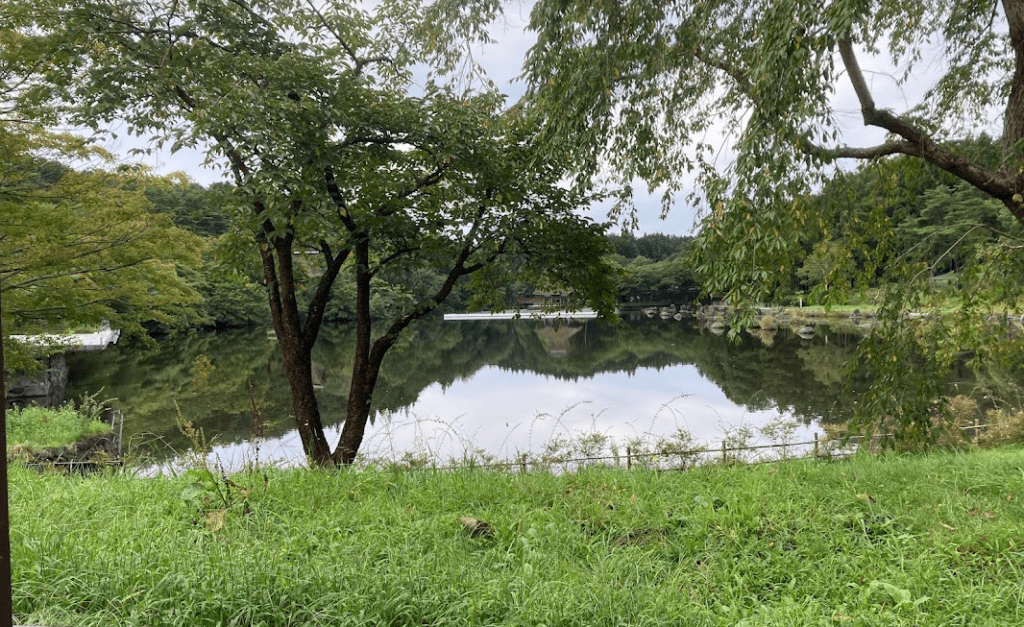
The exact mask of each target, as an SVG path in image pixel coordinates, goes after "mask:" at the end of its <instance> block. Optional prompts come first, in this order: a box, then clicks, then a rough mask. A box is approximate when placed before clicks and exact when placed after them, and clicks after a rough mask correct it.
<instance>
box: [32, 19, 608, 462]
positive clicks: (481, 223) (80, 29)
mask: <svg viewBox="0 0 1024 627" xmlns="http://www.w3.org/2000/svg"><path fill="white" fill-rule="evenodd" d="M15 4H16V12H17V14H18V15H20V16H21V18H22V20H23V21H22V25H21V28H22V30H23V32H24V33H25V34H27V35H32V36H34V37H35V38H36V39H35V41H36V42H39V43H38V44H37V45H40V47H41V48H44V49H45V50H46V52H47V54H49V57H48V62H47V63H46V64H45V67H43V68H42V69H41V73H42V74H43V75H45V76H46V79H47V80H46V82H45V83H44V84H41V85H40V87H39V89H38V90H35V91H34V92H32V93H29V94H27V97H26V98H25V99H24V100H23V101H22V105H23V106H24V107H26V110H30V108H31V104H32V102H33V99H35V100H36V101H42V100H50V99H57V100H60V101H61V102H64V103H66V105H67V111H66V114H67V115H68V116H69V117H70V119H71V120H73V121H75V122H77V123H80V124H87V125H90V126H92V127H93V128H94V129H96V130H97V131H99V130H102V129H104V128H107V127H109V125H110V124H111V123H113V122H115V121H116V120H118V119H124V120H127V123H128V125H129V127H130V128H131V129H132V130H133V131H135V132H137V133H140V134H142V135H145V136H150V137H153V138H155V139H156V141H158V142H162V141H170V142H173V145H174V146H180V145H189V146H200V147H202V148H203V149H205V150H206V151H207V155H208V157H209V159H210V160H211V161H215V162H219V163H221V164H223V166H224V168H225V170H226V172H227V173H228V175H229V176H230V178H231V180H232V182H233V183H234V184H235V186H236V190H235V194H234V199H235V203H234V204H235V213H234V214H233V219H234V221H233V226H234V232H233V234H234V241H235V243H236V246H235V248H234V250H235V252H236V253H239V254H242V253H247V252H255V253H257V254H258V255H259V257H260V259H261V262H262V267H263V274H264V278H265V281H266V287H267V292H268V295H269V302H270V309H271V314H272V316H273V322H274V329H275V331H276V333H277V339H278V343H279V345H280V349H281V353H282V356H283V360H284V364H285V370H286V373H287V377H288V383H289V385H290V388H291V393H292V399H293V412H294V416H295V420H296V425H297V427H298V431H299V434H300V436H301V439H302V443H303V446H304V449H305V451H306V453H307V455H308V457H309V459H310V460H311V462H312V463H314V464H319V465H334V464H348V463H351V462H352V461H353V459H354V458H355V455H356V453H357V452H358V450H359V446H360V443H361V441H362V437H363V432H364V430H365V426H366V424H367V420H368V418H369V414H370V410H371V403H372V396H373V390H374V387H375V384H376V381H377V377H378V374H379V370H380V366H381V362H382V360H383V359H384V356H385V354H387V352H388V351H389V349H391V348H392V347H393V346H394V345H395V343H396V342H397V340H398V339H399V337H400V334H401V333H402V331H403V330H404V329H406V328H407V327H408V326H409V325H410V324H412V323H413V322H414V321H415V320H417V319H418V318H421V317H422V316H424V315H426V314H427V313H429V312H431V311H432V310H434V309H435V308H436V307H437V306H438V304H439V303H441V302H443V301H444V300H445V298H446V297H447V296H448V295H449V294H450V293H451V291H452V289H453V288H454V287H455V286H456V284H457V283H458V282H460V281H463V280H468V279H466V277H471V280H472V281H473V283H474V285H475V289H476V295H477V297H476V304H478V305H485V304H501V303H495V301H496V300H497V299H498V297H499V296H500V295H501V294H502V293H503V291H502V290H499V289H497V288H498V287H500V286H503V284H506V283H508V282H511V281H512V280H513V278H515V279H530V280H533V281H535V282H536V283H537V284H538V285H539V286H543V285H545V284H547V285H551V286H554V287H556V288H558V289H562V290H566V291H568V292H570V293H572V294H574V295H575V296H576V297H577V298H578V299H580V301H581V302H582V301H583V300H587V301H589V302H590V304H592V305H594V306H595V307H597V308H598V309H599V310H600V311H601V312H602V313H604V314H608V313H611V310H612V307H613V299H614V285H613V282H612V280H611V277H610V276H609V273H608V266H607V265H606V263H605V261H604V260H603V256H604V254H605V253H606V252H607V251H608V243H607V239H606V238H605V237H604V235H603V233H604V228H603V227H602V226H601V225H597V224H594V223H593V222H592V221H589V220H587V219H584V218H581V217H579V215H578V214H577V213H576V210H577V209H579V208H581V207H582V206H584V205H585V204H586V202H587V201H588V199H587V198H586V197H584V196H583V195H581V194H579V193H577V192H575V191H573V190H571V189H567V188H566V186H564V185H562V184H561V181H562V180H563V179H564V178H565V177H567V176H568V175H569V171H568V169H567V165H566V163H567V162H566V161H565V159H564V158H563V156H562V155H558V154H555V153H554V152H552V151H543V150H540V149H539V148H540V146H539V145H538V142H537V138H536V136H535V132H534V127H535V125H534V124H533V119H532V117H533V114H532V112H531V110H530V109H528V108H524V107H512V108H505V106H504V99H503V97H502V96H501V95H500V94H498V93H497V92H496V91H494V90H493V88H489V87H487V86H486V85H487V84H486V83H485V82H475V81H472V80H469V79H466V77H467V76H469V77H470V78H472V70H471V69H470V70H467V71H468V72H469V74H465V73H461V72H460V73H459V74H457V75H456V76H455V80H454V81H446V80H445V78H446V77H445V73H447V72H451V71H453V70H457V69H460V68H459V66H458V64H459V63H460V62H461V61H463V60H464V58H463V56H462V55H461V48H460V46H461V45H462V43H463V42H464V40H466V38H465V37H463V34H467V33H468V34H469V35H472V36H474V37H475V36H480V35H482V34H483V31H482V30H481V29H482V27H483V25H484V24H486V22H487V21H488V20H489V19H490V18H491V17H492V15H493V8H494V7H493V6H492V7H477V8H479V9H481V10H480V11H476V10H473V11H467V10H464V9H465V6H464V4H463V3H461V2H456V1H452V0H438V1H436V2H433V3H427V4H421V3H420V2H419V1H418V0H385V1H383V2H380V3H375V4H374V5H373V6H372V7H371V6H366V7H363V6H359V5H355V4H351V3H348V2H311V1H310V2H303V1H301V0H273V1H261V0H228V1H223V0H194V1H190V2H179V1H177V0H155V1H152V2H122V1H120V0H117V1H115V0H86V1H84V2H82V1H79V0H66V1H65V0H52V1H49V0H48V1H46V2H43V3H39V2H31V3H29V2H25V3H15ZM486 4H492V3H486ZM467 80H468V82H469V84H470V85H474V84H479V85H480V87H479V88H477V89H469V88H463V89H457V88H456V87H455V85H465V84H466V83H467ZM346 264H350V265H351V266H352V267H353V271H352V273H351V274H350V276H351V277H352V280H353V281H354V283H355V291H356V324H357V327H358V331H357V339H356V350H355V357H354V364H353V376H352V383H351V387H350V392H349V397H348V407H347V411H346V415H345V417H344V418H345V423H344V427H343V430H342V433H341V438H340V440H339V442H338V443H337V446H335V447H334V448H333V449H332V448H331V447H330V445H329V443H328V442H327V439H326V436H325V434H324V429H323V422H322V418H321V415H320V412H319V408H318V405H317V401H316V397H315V396H314V390H313V381H312V377H311V364H310V353H311V351H312V348H313V345H314V343H315V342H316V339H317V336H318V333H319V331H320V327H321V322H322V319H323V314H324V309H325V306H326V305H327V302H328V300H329V299H330V296H331V291H332V288H333V287H334V284H335V282H336V280H337V279H338V277H339V275H340V273H341V271H342V269H343V267H344V266H346ZM421 267H427V268H437V267H445V268H447V270H446V272H445V274H444V275H443V278H442V280H440V281H439V282H437V283H435V284H433V285H431V286H430V289H429V290H428V291H426V292H423V293H420V294H419V298H418V300H417V302H415V303H414V304H413V305H411V306H410V307H408V308H406V309H405V310H404V311H402V312H400V313H399V314H398V315H396V316H395V317H394V318H393V319H391V320H390V321H389V322H388V323H386V324H385V325H384V326H383V331H382V332H381V331H379V330H375V329H374V328H373V324H372V320H371V317H370V308H369V307H370V298H371V291H372V287H373V285H374V283H373V279H374V277H375V276H377V275H379V274H380V273H382V272H384V271H388V272H391V271H393V270H395V269H396V268H397V269H415V268H421ZM346 274H347V273H346ZM303 281H312V282H314V283H315V289H314V290H313V296H312V298H311V299H310V301H309V304H308V306H307V307H305V308H304V310H300V306H299V301H298V299H297V298H296V295H297V292H298V291H299V290H300V289H301V288H302V285H301V283H302V282H303Z"/></svg>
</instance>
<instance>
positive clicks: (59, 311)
mask: <svg viewBox="0 0 1024 627" xmlns="http://www.w3.org/2000/svg"><path fill="white" fill-rule="evenodd" d="M44 151H50V154H54V155H57V156H64V157H66V158H70V157H72V156H74V155H75V154H76V153H77V154H80V155H85V156H87V155H90V154H94V155H96V156H97V157H102V154H97V153H96V152H95V151H91V150H89V149H88V147H87V146H85V145H84V144H83V143H82V141H81V140H80V139H76V138H73V137H63V136H56V135H50V134H46V133H35V132H22V129H20V128H17V127H14V128H13V130H12V125H7V124H3V125H0V168H2V169H3V171H4V173H5V176H4V178H3V181H2V182H0V280H2V281H3V290H4V299H3V305H4V309H3V316H4V323H3V328H4V332H5V334H9V333H22V334H31V333H38V332H41V331H50V330H56V331H60V332H66V331H68V330H73V329H76V328H79V327H82V326H85V327H89V326H93V327H97V326H99V324H100V323H101V321H103V320H109V321H110V322H111V324H112V325H114V326H115V328H120V329H122V331H123V332H124V333H125V334H126V335H133V334H134V335H137V334H140V333H141V332H142V331H143V324H144V323H148V322H151V321H155V322H158V323H163V324H169V325H174V324H176V322H177V320H179V319H180V318H181V317H182V316H184V315H186V314H187V312H188V311H189V308H190V306H191V305H192V304H193V303H195V302H196V301H197V300H198V299H197V295H196V294H195V292H194V291H193V290H192V289H191V288H190V287H189V286H188V285H187V284H186V283H185V281H184V280H182V278H181V277H180V276H179V274H178V267H179V266H180V267H183V268H184V267H188V266H195V265H197V264H198V250H199V249H200V248H201V244H200V243H199V242H198V240H197V238H195V236H193V235H191V234H190V233H188V232H187V231H183V230H181V229H178V228H176V227H174V225H173V224H172V223H171V222H170V220H169V219H167V217H166V216H162V215H156V214H153V213H151V212H150V211H149V209H150V205H149V203H148V201H147V200H146V198H145V194H144V190H145V189H146V187H147V186H148V185H150V184H152V183H156V182H158V179H155V178H154V177H152V176H150V175H148V174H147V173H146V172H144V171H137V170H120V171H116V172H109V171H104V170H100V169H90V170H82V171H76V170H73V169H70V168H67V167H63V166H61V165H59V164H57V163H55V162H53V161H49V160H46V159H44V158H42V157H39V156H37V154H38V153H40V152H44ZM4 343H5V346H6V348H7V349H8V350H9V351H10V353H9V354H10V357H11V359H10V362H11V363H10V364H9V365H10V366H11V367H18V366H19V365H21V366H23V365H24V363H25V360H26V358H27V357H29V356H30V354H29V351H28V349H27V348H26V347H22V346H20V345H17V344H16V343H11V342H10V341H9V337H7V336H5V338H4Z"/></svg>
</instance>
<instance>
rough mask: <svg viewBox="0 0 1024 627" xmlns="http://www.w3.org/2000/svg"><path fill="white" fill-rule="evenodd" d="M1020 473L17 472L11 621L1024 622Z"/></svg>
mask: <svg viewBox="0 0 1024 627" xmlns="http://www.w3.org/2000/svg"><path fill="white" fill-rule="evenodd" d="M1022 453H1024V450H1022V449H1021V448H1019V447H1014V448H1005V449H998V450H992V451H976V452H970V453H955V452H946V453H934V454H930V455H926V456H913V457H911V456H906V457H899V456H889V457H881V458H876V457H870V456H857V457H855V458H852V459H849V460H845V461H837V462H816V461H812V460H798V461H784V462H777V463H769V464H762V465H757V466H743V465H738V466H711V467H698V468H695V469H692V470H689V471H686V472H658V471H655V470H649V469H639V470H633V471H632V472H624V471H621V470H614V469H608V468H583V469H581V470H579V471H578V472H576V473H564V474H560V475H555V474H551V473H547V472H531V473H526V474H511V473H500V472H491V471H484V470H479V469H478V470H472V469H464V470H458V471H447V472H434V471H429V470H419V471H408V470H401V469H398V468H374V469H364V470H349V471H344V472H328V471H317V470H291V471H287V470H273V469H268V470H265V471H254V472H247V473H242V474H239V475H236V476H233V477H231V478H230V479H228V478H225V477H223V476H217V475H216V474H215V473H213V472H211V471H209V470H193V471H190V472H188V473H186V474H184V475H182V476H180V477H174V478H169V477H156V478H149V479H140V478H135V477H132V476H130V475H128V474H121V475H113V474H112V475H105V476H98V477H92V478H80V477H62V476H57V475H52V474H37V473H35V472H31V471H26V470H23V469H19V468H14V467H12V468H11V507H12V511H11V517H12V550H13V563H14V580H15V583H14V611H15V614H16V616H17V618H18V621H17V622H20V623H23V624H46V625H68V626H79V625H81V626H86V625H97V626H99V625H103V626H108V625H113V624H116V625H209V626H214V625H225V626H227V625H268V626H269V625H274V626H289V625H332V626H336V625H417V626H422V625H438V626H440V625H460V626H462V625H567V626H571V625H581V626H583V625H587V626H590V625H672V626H678V625H687V626H689V625H697V626H700V625H730V626H733V625H746V626H754V625H760V626H767V625H787V626H789V625H794V626H799V625H844V626H868V625H879V626H882V625H884V626H886V627H889V626H894V625H895V626H903V625H906V626H910V625H916V626H933V625H934V626H939V625H941V626H944V627H945V626H949V625H972V626H973V625H980V626H985V625H999V626H1004V625H1020V624H1024V609H1022V608H1024V572H1022V571H1024V524H1022V518H1024V516H1022V515H1024V470H1022V465H1024V455H1022ZM461 516H472V517H475V518H478V519H479V520H482V521H485V522H487V523H488V524H489V525H490V526H491V528H492V529H493V530H494V536H493V537H486V536H484V537H473V536H472V535H470V534H469V533H467V532H466V530H465V529H463V527H462V525H461V524H460V523H459V517H461Z"/></svg>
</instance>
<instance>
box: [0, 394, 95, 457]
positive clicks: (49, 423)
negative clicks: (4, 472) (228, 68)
mask: <svg viewBox="0 0 1024 627" xmlns="http://www.w3.org/2000/svg"><path fill="white" fill-rule="evenodd" d="M98 413H99V412H98V411H96V412H91V413H90V412H88V411H86V412H82V411H78V410H76V409H75V408H74V406H72V405H70V404H68V405H63V406H61V407H59V408H56V409H48V408H43V407H25V408H14V409H8V410H7V414H6V420H7V446H8V449H18V450H26V449H27V450H33V449H40V448H47V447H54V446H64V445H66V444H72V443H74V442H77V441H78V440H81V439H84V438H87V437H89V436H92V435H98V434H100V433H106V432H107V431H110V425H108V424H107V423H105V422H103V421H101V420H99V418H98Z"/></svg>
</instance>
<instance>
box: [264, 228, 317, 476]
mask: <svg viewBox="0 0 1024 627" xmlns="http://www.w3.org/2000/svg"><path fill="white" fill-rule="evenodd" d="M275 253H276V254H275ZM260 255H261V257H262V259H263V273H264V276H265V278H266V281H267V286H268V292H269V298H270V313H271V318H272V319H273V321H274V331H275V332H276V333H277V343H278V346H279V347H280V349H281V356H282V358H283V360H284V371H285V376H286V377H287V378H288V385H289V387H290V388H291V394H292V415H293V416H294V417H295V426H296V428H297V429H298V431H299V438H300V439H301V440H302V450H303V451H305V453H306V457H307V458H308V459H309V463H310V464H312V465H314V466H330V465H333V463H334V460H333V459H332V458H331V448H330V445H329V444H328V443H327V438H326V436H325V435H324V427H323V422H322V421H321V419H320V407H319V405H318V404H317V400H316V393H315V392H314V390H313V374H312V349H313V346H312V344H313V342H312V341H310V340H307V334H306V333H304V332H303V328H302V320H301V318H300V317H299V309H298V303H297V301H296V298H295V269H294V267H293V266H292V238H291V236H290V235H289V236H285V237H277V238H275V239H274V246H273V250H272V249H271V247H270V246H269V245H267V244H264V245H263V246H261V248H260ZM315 337H316V334H315V333H314V334H313V338H314V339H315Z"/></svg>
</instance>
